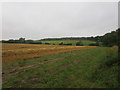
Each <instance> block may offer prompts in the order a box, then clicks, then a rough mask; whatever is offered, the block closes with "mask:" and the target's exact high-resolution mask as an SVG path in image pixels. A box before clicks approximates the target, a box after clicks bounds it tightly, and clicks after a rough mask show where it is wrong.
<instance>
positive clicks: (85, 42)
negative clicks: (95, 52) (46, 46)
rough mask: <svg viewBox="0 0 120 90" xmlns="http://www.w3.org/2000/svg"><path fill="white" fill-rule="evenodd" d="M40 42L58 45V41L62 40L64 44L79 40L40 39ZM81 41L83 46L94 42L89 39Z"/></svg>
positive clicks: (73, 43)
mask: <svg viewBox="0 0 120 90" xmlns="http://www.w3.org/2000/svg"><path fill="white" fill-rule="evenodd" d="M41 42H42V43H50V44H56V45H59V43H61V42H63V43H64V44H67V43H72V45H76V43H77V42H79V40H63V41H59V40H58V41H41ZM81 42H82V43H83V45H84V46H88V45H89V44H91V43H96V42H94V41H89V40H81Z"/></svg>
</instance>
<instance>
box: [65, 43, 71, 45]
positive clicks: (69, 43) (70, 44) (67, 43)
mask: <svg viewBox="0 0 120 90" xmlns="http://www.w3.org/2000/svg"><path fill="white" fill-rule="evenodd" d="M63 45H72V43H66V44H63Z"/></svg>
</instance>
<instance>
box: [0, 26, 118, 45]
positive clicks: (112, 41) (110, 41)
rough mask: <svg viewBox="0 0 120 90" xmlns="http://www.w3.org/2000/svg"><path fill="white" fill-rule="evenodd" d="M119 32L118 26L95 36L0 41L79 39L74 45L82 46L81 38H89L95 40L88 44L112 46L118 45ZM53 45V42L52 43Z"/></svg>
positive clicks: (30, 42)
mask: <svg viewBox="0 0 120 90" xmlns="http://www.w3.org/2000/svg"><path fill="white" fill-rule="evenodd" d="M119 34H120V28H119V29H117V30H116V31H112V32H110V33H106V34H105V35H103V36H96V37H93V36H92V37H65V38H45V39H41V40H38V41H34V40H25V38H19V39H18V40H13V39H10V40H6V41H5V40H2V43H26V44H48V45H50V43H42V41H58V40H61V41H62V40H79V42H77V43H76V46H83V43H82V40H90V41H95V42H96V43H91V44H89V46H101V45H100V43H102V46H113V45H118V44H119V43H120V39H119V37H118V35H119ZM53 45H55V44H53ZM59 45H72V44H71V43H67V44H64V43H63V42H60V43H59Z"/></svg>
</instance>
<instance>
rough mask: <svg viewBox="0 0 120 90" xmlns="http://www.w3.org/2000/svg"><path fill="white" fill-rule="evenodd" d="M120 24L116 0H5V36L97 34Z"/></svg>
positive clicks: (112, 29)
mask: <svg viewBox="0 0 120 90" xmlns="http://www.w3.org/2000/svg"><path fill="white" fill-rule="evenodd" d="M117 28H118V3H117V2H4V3H2V39H3V40H6V39H18V38H20V37H24V38H26V39H33V40H39V39H43V38H58V37H88V36H98V35H104V34H105V33H108V32H111V31H115V30H116V29H117Z"/></svg>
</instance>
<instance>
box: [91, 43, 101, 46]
mask: <svg viewBox="0 0 120 90" xmlns="http://www.w3.org/2000/svg"><path fill="white" fill-rule="evenodd" d="M89 46H99V43H98V42H96V43H90V44H89Z"/></svg>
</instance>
